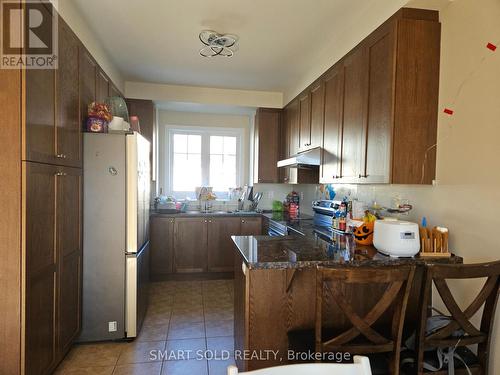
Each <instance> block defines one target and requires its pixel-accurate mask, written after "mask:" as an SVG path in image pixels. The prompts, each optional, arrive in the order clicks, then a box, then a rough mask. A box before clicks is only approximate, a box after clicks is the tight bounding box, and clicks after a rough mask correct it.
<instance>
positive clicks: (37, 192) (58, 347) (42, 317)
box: [24, 162, 82, 374]
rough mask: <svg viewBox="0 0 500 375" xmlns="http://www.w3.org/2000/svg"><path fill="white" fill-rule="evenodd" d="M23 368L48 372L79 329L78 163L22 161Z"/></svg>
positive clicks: (64, 351) (79, 173)
mask: <svg viewBox="0 0 500 375" xmlns="http://www.w3.org/2000/svg"><path fill="white" fill-rule="evenodd" d="M24 170H25V176H26V213H27V215H26V233H25V237H26V275H27V276H26V354H27V355H26V369H27V371H26V373H27V374H49V373H51V371H52V369H53V367H54V366H55V364H56V363H57V362H58V361H59V359H60V358H62V356H64V354H66V352H67V350H68V349H69V347H70V346H71V343H72V341H73V339H74V338H75V337H76V335H77V334H78V333H79V331H80V306H81V257H82V253H81V175H82V170H81V169H79V168H68V167H61V166H54V165H46V164H39V163H32V162H25V163H24Z"/></svg>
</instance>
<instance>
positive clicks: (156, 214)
mask: <svg viewBox="0 0 500 375" xmlns="http://www.w3.org/2000/svg"><path fill="white" fill-rule="evenodd" d="M259 216H262V213H259V212H237V211H234V212H226V211H212V212H199V211H187V212H179V213H161V212H155V211H151V214H150V217H172V218H175V217H259Z"/></svg>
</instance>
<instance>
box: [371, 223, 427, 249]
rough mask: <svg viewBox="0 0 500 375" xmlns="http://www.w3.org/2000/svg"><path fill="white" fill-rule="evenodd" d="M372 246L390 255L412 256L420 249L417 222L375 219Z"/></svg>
mask: <svg viewBox="0 0 500 375" xmlns="http://www.w3.org/2000/svg"><path fill="white" fill-rule="evenodd" d="M373 232H374V233H373V246H375V248H376V249H377V250H378V251H379V252H381V253H382V254H386V255H389V256H391V257H395V258H398V257H412V256H414V255H415V254H417V253H418V252H419V250H420V235H419V231H418V224H416V223H412V222H409V221H399V220H377V221H375V227H374V230H373Z"/></svg>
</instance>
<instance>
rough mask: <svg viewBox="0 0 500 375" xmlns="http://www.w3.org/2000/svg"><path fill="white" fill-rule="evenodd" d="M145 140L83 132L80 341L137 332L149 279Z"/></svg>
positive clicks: (130, 335)
mask: <svg viewBox="0 0 500 375" xmlns="http://www.w3.org/2000/svg"><path fill="white" fill-rule="evenodd" d="M149 149H150V145H149V142H148V141H147V140H146V139H145V138H144V137H142V136H141V135H140V134H138V133H135V132H134V133H127V134H125V133H119V134H118V133H107V134H100V133H85V134H84V165H83V168H84V194H83V199H84V203H83V205H84V213H83V217H84V220H83V313H82V314H83V316H82V332H81V335H80V338H79V341H80V342H87V341H101V340H116V339H123V338H134V337H136V336H137V334H138V332H139V330H140V327H141V325H142V321H143V319H144V315H145V313H146V309H147V299H148V291H147V288H148V282H149V207H150V180H151V172H150V159H149Z"/></svg>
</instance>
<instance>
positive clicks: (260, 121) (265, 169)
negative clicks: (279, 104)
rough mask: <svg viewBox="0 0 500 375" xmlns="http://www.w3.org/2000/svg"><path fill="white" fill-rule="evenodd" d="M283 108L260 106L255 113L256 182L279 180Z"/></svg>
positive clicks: (274, 181) (275, 181)
mask: <svg viewBox="0 0 500 375" xmlns="http://www.w3.org/2000/svg"><path fill="white" fill-rule="evenodd" d="M280 127H281V110H278V109H268V108H259V109H257V112H256V114H255V131H254V183H277V182H279V171H278V166H277V164H278V161H279V156H280V147H279V146H278V145H279V141H280Z"/></svg>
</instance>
